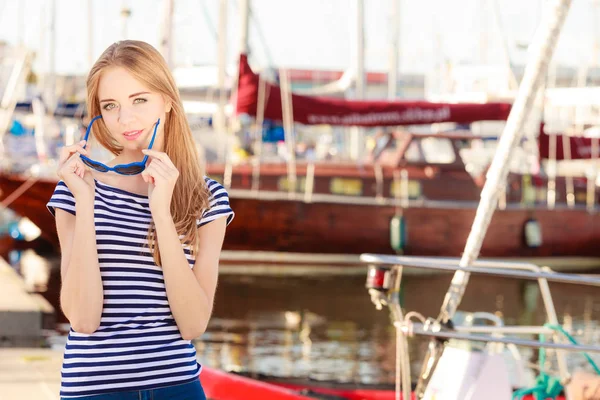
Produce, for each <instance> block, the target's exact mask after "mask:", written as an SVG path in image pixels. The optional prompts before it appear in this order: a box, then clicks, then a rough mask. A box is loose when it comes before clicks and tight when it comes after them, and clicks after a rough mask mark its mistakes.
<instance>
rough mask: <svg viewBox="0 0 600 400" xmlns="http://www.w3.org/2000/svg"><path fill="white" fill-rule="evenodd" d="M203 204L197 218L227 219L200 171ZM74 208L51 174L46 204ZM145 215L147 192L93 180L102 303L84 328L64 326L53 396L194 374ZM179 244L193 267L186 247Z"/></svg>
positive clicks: (165, 382) (217, 192)
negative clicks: (91, 326)
mask: <svg viewBox="0 0 600 400" xmlns="http://www.w3.org/2000/svg"><path fill="white" fill-rule="evenodd" d="M205 180H206V184H207V185H208V188H209V190H210V193H211V196H210V207H209V208H208V209H207V210H205V211H204V213H203V215H202V217H201V218H199V219H198V226H203V225H205V224H207V223H209V222H211V221H213V220H215V219H217V218H221V217H227V224H229V222H231V220H232V219H233V215H234V214H233V211H232V210H231V208H230V206H229V197H228V195H227V192H226V190H225V188H223V186H221V184H219V183H218V182H216V181H214V180H212V179H209V178H205ZM47 206H48V209H49V210H50V212H51V213H52V214H53V215H54V214H55V209H56V208H60V209H62V210H65V211H67V212H69V213H71V214H73V215H75V198H74V197H73V194H72V193H71V192H70V191H69V189H68V188H67V186H66V185H65V183H64V182H62V181H61V182H59V183H58V185H57V186H56V189H55V191H54V194H53V195H52V197H51V198H50V201H49V202H48V204H47ZM151 220H152V215H151V213H150V208H149V204H148V197H147V196H142V195H139V194H134V193H130V192H127V191H124V190H121V189H118V188H115V187H112V186H109V185H106V184H104V183H101V182H98V181H96V194H95V200H94V224H95V227H96V243H97V248H98V262H99V266H100V273H101V276H102V285H103V291H104V305H103V309H102V318H101V320H100V327H99V328H98V330H97V331H96V332H94V333H92V334H83V333H79V332H75V331H74V330H73V329H72V328H71V330H70V331H69V336H68V338H67V344H66V347H65V352H64V361H63V365H62V370H61V387H60V396H61V397H65V398H74V397H79V396H90V395H98V394H104V393H112V392H119V391H129V390H147V389H154V388H159V387H162V386H169V385H174V384H183V383H187V382H190V381H193V380H194V379H198V376H199V374H200V369H201V367H200V365H199V364H198V362H197V360H196V350H195V348H194V346H193V345H192V343H191V341H189V340H184V339H182V337H181V334H180V333H179V330H178V328H177V325H176V323H175V320H174V318H173V315H172V314H171V309H170V307H169V302H168V299H167V293H166V290H165V283H164V280H163V273H162V269H161V268H159V267H158V266H157V265H156V264H155V263H154V259H153V258H152V254H151V253H150V251H149V249H148V241H147V239H146V237H147V234H148V228H149V224H150V222H151ZM183 247H184V252H185V255H186V257H187V260H188V262H189V264H190V268H193V267H194V258H193V257H192V255H191V254H190V251H189V249H187V248H185V246H183Z"/></svg>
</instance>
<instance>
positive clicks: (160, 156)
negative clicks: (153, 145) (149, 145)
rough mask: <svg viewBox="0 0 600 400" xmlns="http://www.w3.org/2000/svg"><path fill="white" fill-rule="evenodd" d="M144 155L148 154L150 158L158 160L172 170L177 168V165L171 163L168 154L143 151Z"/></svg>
mask: <svg viewBox="0 0 600 400" xmlns="http://www.w3.org/2000/svg"><path fill="white" fill-rule="evenodd" d="M142 153H144V154H146V155H147V156H149V157H152V158H155V159H158V160H160V161H162V162H164V163H165V164H166V165H168V166H170V167H172V168H175V165H174V164H173V162H172V161H171V159H170V158H169V156H168V155H167V153H163V152H161V151H155V150H142Z"/></svg>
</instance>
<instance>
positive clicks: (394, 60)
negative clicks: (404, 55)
mask: <svg viewBox="0 0 600 400" xmlns="http://www.w3.org/2000/svg"><path fill="white" fill-rule="evenodd" d="M391 2H392V5H391V6H392V7H391V10H390V36H391V37H390V70H389V71H388V99H390V100H394V99H395V98H396V93H397V91H398V51H399V42H400V38H399V37H398V36H399V34H400V23H399V17H400V0H391Z"/></svg>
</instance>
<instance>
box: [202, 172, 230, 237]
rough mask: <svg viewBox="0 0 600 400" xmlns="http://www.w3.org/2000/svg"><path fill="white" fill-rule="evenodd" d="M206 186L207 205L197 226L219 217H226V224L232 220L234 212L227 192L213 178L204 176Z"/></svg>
mask: <svg viewBox="0 0 600 400" xmlns="http://www.w3.org/2000/svg"><path fill="white" fill-rule="evenodd" d="M204 181H205V183H206V187H207V189H208V192H209V199H208V200H209V206H208V208H207V209H206V210H204V212H203V214H202V218H201V219H200V221H199V224H198V225H199V226H202V225H204V224H206V223H208V222H210V221H213V220H215V219H217V218H220V217H227V224H229V223H230V222H231V221H232V220H233V216H234V212H233V210H232V209H231V205H230V203H229V193H227V190H226V189H225V187H224V186H223V185H222V184H221V183H219V182H217V181H216V180H214V179H211V178H209V177H207V176H205V177H204Z"/></svg>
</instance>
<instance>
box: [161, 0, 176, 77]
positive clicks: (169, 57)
mask: <svg viewBox="0 0 600 400" xmlns="http://www.w3.org/2000/svg"><path fill="white" fill-rule="evenodd" d="M163 9H164V20H163V24H162V32H161V38H160V52H161V54H162V55H163V57H164V58H165V61H166V62H167V65H168V66H169V68H171V69H172V68H173V67H174V65H173V15H174V12H175V3H174V1H173V0H164V3H163Z"/></svg>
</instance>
